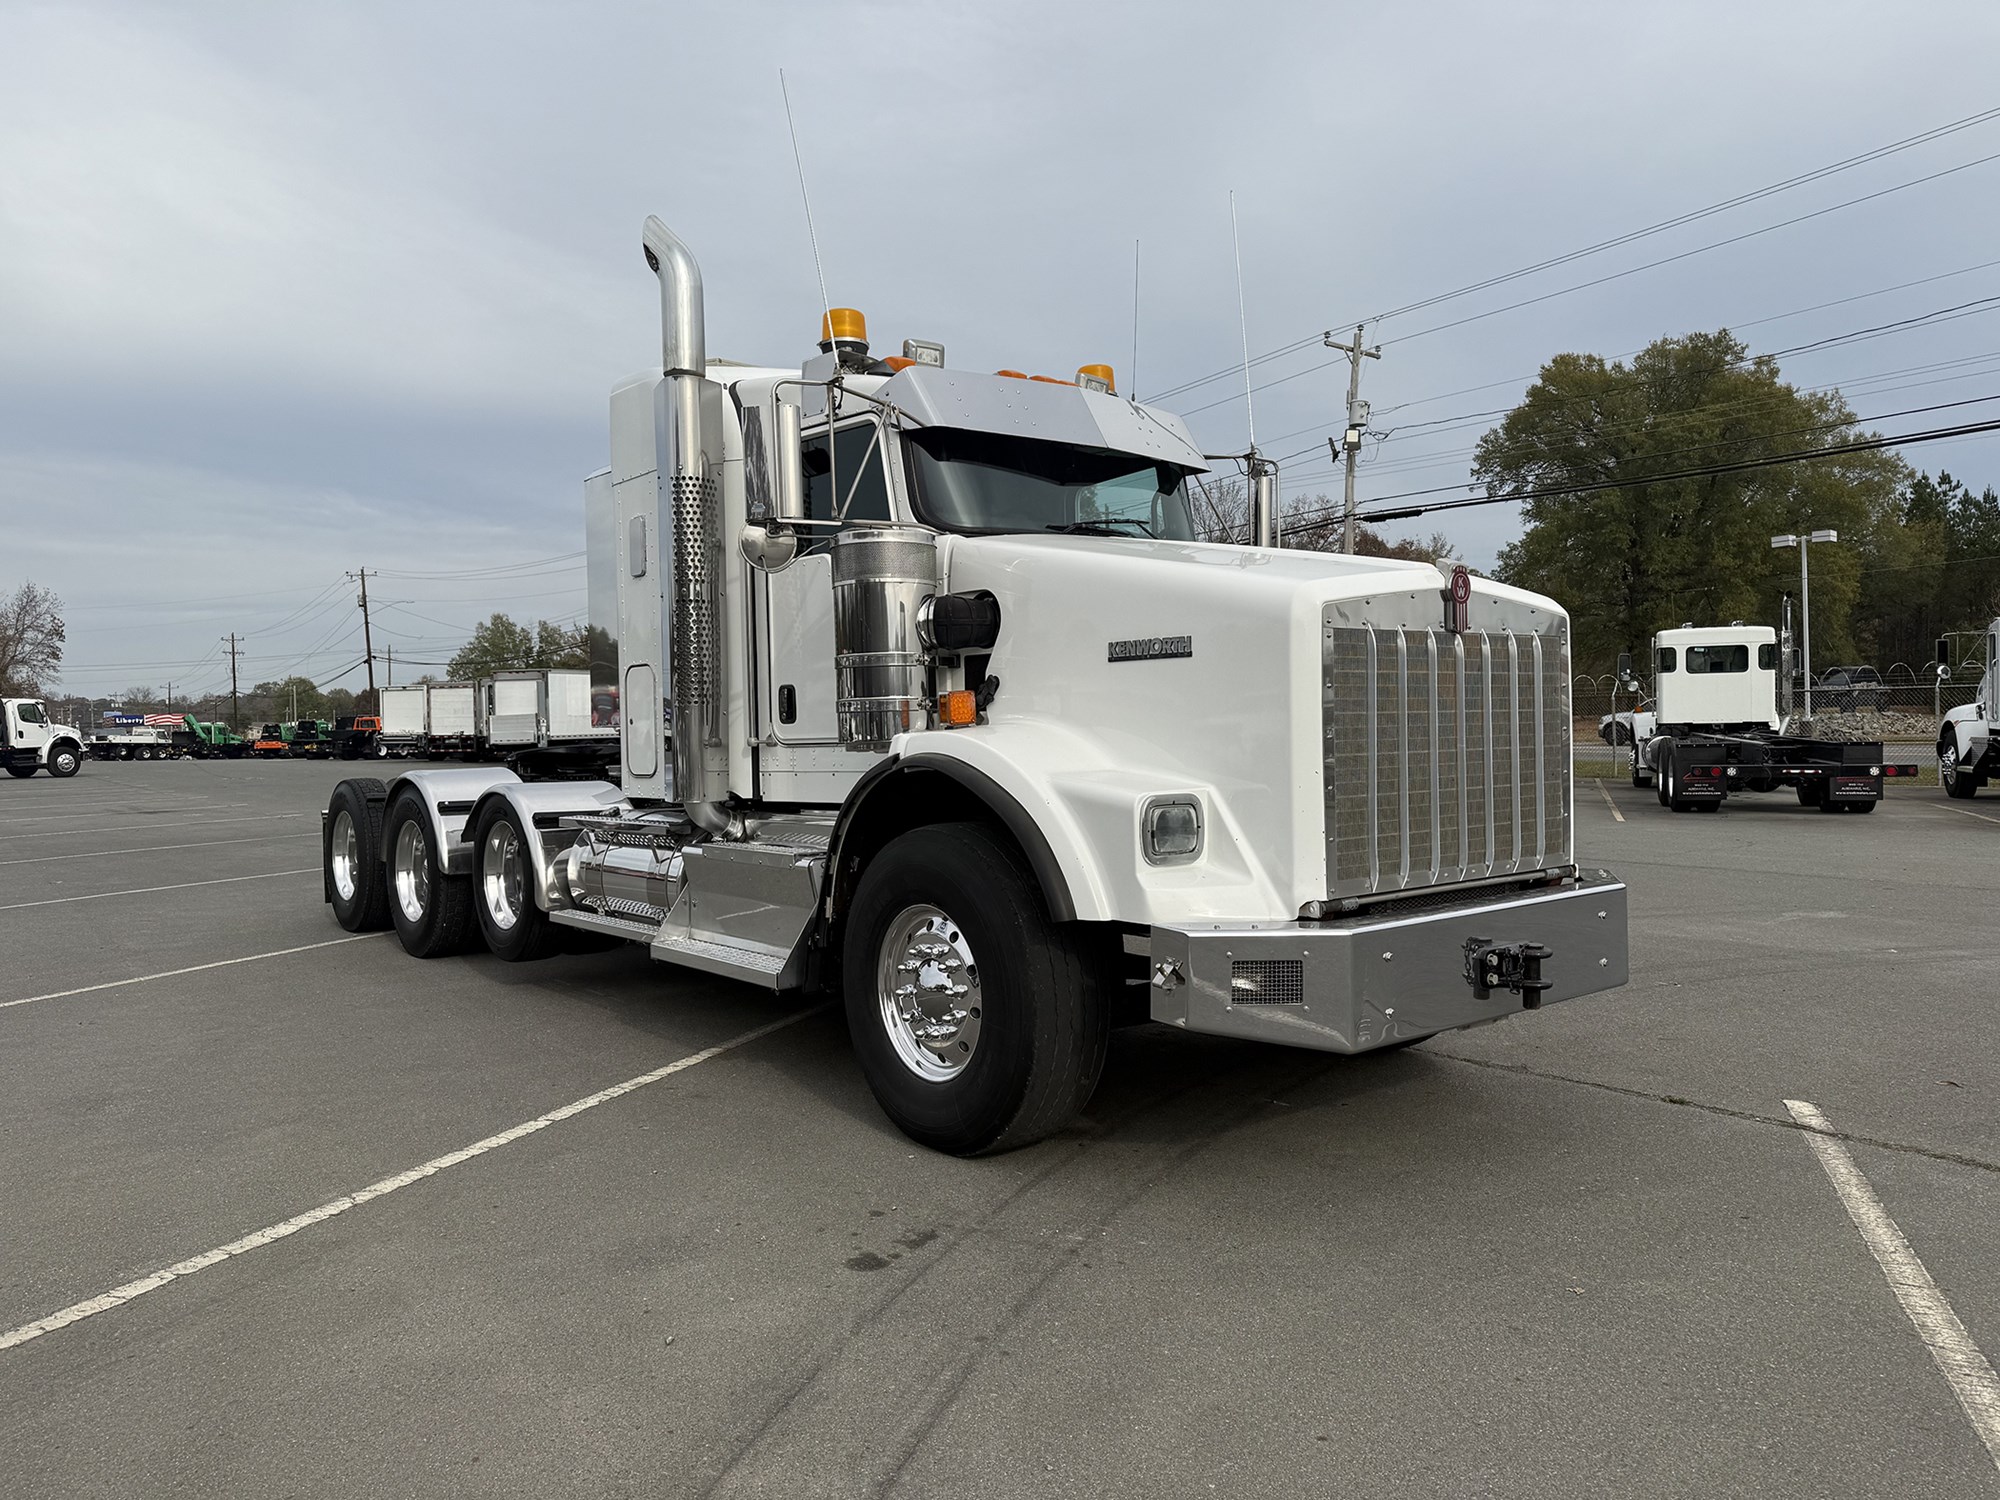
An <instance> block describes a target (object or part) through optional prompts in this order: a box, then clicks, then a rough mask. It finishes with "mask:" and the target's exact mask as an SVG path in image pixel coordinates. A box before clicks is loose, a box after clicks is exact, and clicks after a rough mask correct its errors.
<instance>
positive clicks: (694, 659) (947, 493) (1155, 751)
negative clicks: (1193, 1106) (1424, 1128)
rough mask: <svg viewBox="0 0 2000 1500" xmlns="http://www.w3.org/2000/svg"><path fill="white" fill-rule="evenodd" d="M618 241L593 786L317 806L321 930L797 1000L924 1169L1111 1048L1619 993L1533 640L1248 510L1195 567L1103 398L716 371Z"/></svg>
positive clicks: (1564, 729)
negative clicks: (479, 944)
mask: <svg viewBox="0 0 2000 1500" xmlns="http://www.w3.org/2000/svg"><path fill="white" fill-rule="evenodd" d="M643 239H644V247H645V254H646V259H647V261H648V263H649V265H651V266H652V268H653V270H654V271H655V273H656V274H657V276H658V278H659V285H660V292H661V303H662V324H663V359H662V362H661V365H660V367H659V368H656V369H651V370H647V371H644V372H643V373H641V374H639V375H637V376H634V377H633V378H631V379H629V380H627V381H625V382H624V383H623V384H621V385H620V386H618V387H617V389H616V390H615V391H614V392H613V394H612V397H611V469H610V471H609V473H608V475H603V476H593V479H592V481H591V484H590V486H589V490H590V493H591V494H592V495H594V496H595V497H596V499H595V502H594V504H595V506H596V508H595V509H593V511H592V513H591V516H590V524H589V526H588V528H587V530H588V532H589V534H590V536H591V539H592V541H593V543H594V545H593V547H592V556H591V562H592V565H593V567H592V573H593V581H594V582H595V581H597V580H604V581H606V587H605V589H604V590H603V597H604V598H605V599H606V601H607V602H606V604H605V606H604V610H605V616H604V617H602V618H598V619H594V620H593V624H594V625H599V626H602V627H603V628H604V629H605V630H606V631H607V632H608V633H610V634H612V635H613V636H615V638H616V648H617V656H618V672H619V687H620V705H621V720H622V722H621V725H620V729H619V733H620V735H621V737H622V763H621V770H620V779H619V781H618V782H616V783H613V782H611V781H608V780H598V781H576V780H571V781H564V782H529V781H522V780H520V779H518V778H517V777H516V776H514V775H513V774H511V773H510V772H507V771H496V770H493V769H490V768H464V769H446V770H423V771H413V772H410V773H408V774H405V775H403V776H400V777H398V778H397V779H395V780H394V781H392V782H390V783H388V784H387V785H384V784H383V783H382V782H380V781H375V780H349V781H344V782H342V783H340V784H339V786H337V787H336V788H335V790H334V793H333V796H332V798H331V801H330V803H329V806H328V808H327V812H326V814H325V819H324V829H325V840H324V850H325V896H326V900H327V901H328V902H329V903H330V904H331V905H332V907H333V911H334V914H335V916H336V917H337V919H338V920H339V922H340V923H341V925H342V926H344V927H346V928H348V929H349V930H352V931H359V930H365V929H368V928H371V927H379V926H384V925H388V924H390V923H393V924H394V926H395V928H396V930H397V932H398V934H399V936H400V937H401V939H402V942H403V945H404V947H405V948H406V949H408V950H409V951H410V952H411V953H413V954H416V955H419V956H428V955H431V954H442V953H449V952H453V951H456V950H458V949H460V948H461V947H462V946H464V945H466V944H467V943H468V941H475V940H483V942H484V944H485V946H486V947H488V948H489V949H491V950H492V951H493V952H494V953H495V954H496V955H498V956H499V957H501V958H504V959H529V958H533V957H536V956H538V955H540V954H544V953H548V952H550V951H552V950H553V949H554V948H555V947H556V945H557V943H558V941H559V940H560V939H561V938H562V937H563V936H564V935H565V933H566V932H581V933H585V934H593V935H599V936H606V935H608V936H610V937H614V938H622V939H626V940H629V941H632V942H635V943H639V944H643V945H645V946H646V947H647V949H648V950H649V952H650V953H651V954H652V956H653V957H655V958H657V959H660V960H663V961H666V962H669V963H675V964H680V965H685V966H687V967H690V968H694V969H699V970H704V971H707V972H709V973H712V974H720V975H727V976H730V977H732V978H736V979H740V980H743V981H745V982H747V983H749V984H751V985H755V986H758V987H761V988H762V989H764V990H767V991H787V992H789V991H814V990H817V991H821V992H828V993H837V994H839V995H841V996H842V997H843V998H844V1004H845V1006H846V1012H847V1019H848V1023H849V1029H850V1032H851V1035H852V1039H853V1044H854V1048H855V1051H856V1053H857V1055H858V1058H859V1061H860V1066H861V1069H862V1071H863V1073H864V1075H865V1077H866V1078H867V1081H868V1082H869V1084H870V1086H871V1087H872V1089H873V1091H874V1093H875V1095H876V1097H877V1099H878V1100H879V1101H880V1102H881V1104H882V1106H883V1108H884V1109H885V1111H886V1112H887V1113H888V1115H889V1116H890V1117H891V1118H892V1119H893V1120H894V1121H895V1123H896V1124H897V1125H899V1126H900V1127H901V1128H902V1129H903V1130H904V1131H906V1132H907V1133H908V1134H909V1135H910V1136H911V1137H913V1138H914V1139H916V1140H918V1141H920V1142H923V1143H926V1144H928V1145H930V1146H933V1147H936V1148H938V1149H941V1150H945V1151H951V1152H958V1153H975V1152H983V1151H991V1150H998V1149H1003V1148H1006V1147H1010V1146H1014V1145H1019V1144H1023V1143H1025V1142H1028V1141H1032V1140H1034V1139H1036V1138H1038V1137H1040V1136H1043V1135H1045V1134H1047V1133H1048V1132H1050V1131H1052V1130H1055V1129H1057V1128H1059V1127H1060V1126H1061V1125H1062V1124H1063V1123H1064V1122H1065V1121H1067V1120H1069V1119H1070V1118H1071V1117H1072V1116H1073V1115H1074V1114H1075V1112H1076V1111H1077V1110H1078V1109H1080V1108H1081V1107H1082V1106H1083V1104H1084V1103H1085V1102H1086V1101H1087V1099H1088V1098H1089V1096H1090V1093H1091V1091H1092V1089H1093V1087H1094V1086H1095V1084H1096V1081H1097V1077H1098V1073H1099V1071H1100V1069H1101V1067H1102V1064H1103V1061H1104V1056H1105V1048H1106V1040H1107V1035H1108V1031H1109V1029H1110V1027H1111V1026H1112V1024H1113V1023H1114V1021H1116V1020H1120V1019H1123V1018H1126V1017H1128V1016H1132V1015H1134V1014H1135V1013H1136V1016H1137V1017H1138V1018H1141V1019H1143V1018H1145V1017H1147V1016H1150V1018H1151V1019H1153V1020H1155V1021H1159V1022H1164V1023H1166V1024H1168V1025H1171V1026H1177V1027H1182V1028H1185V1029H1186V1030H1189V1031H1197V1032H1216V1033H1222V1034H1227V1035H1231V1036H1237V1037H1248V1038H1255V1039H1259V1040H1263V1041H1269V1042H1276V1043H1282V1044H1286V1045H1291V1046H1299V1047H1307V1048H1317V1049H1322V1050H1327V1051H1332V1052H1360V1051H1364V1050H1368V1049H1374V1048H1382V1047H1389V1046H1396V1045H1400V1044H1403V1043H1407V1042H1412V1041H1416V1040H1419V1039H1421V1038H1423V1037H1426V1036H1430V1035H1433V1034H1435V1033H1438V1032H1441V1031H1447V1030H1451V1029H1453V1028H1456V1027H1463V1026H1472V1025H1479V1024H1482V1023H1485V1022H1490V1021H1496V1020H1499V1019H1502V1018H1504V1017H1507V1016H1510V1015H1513V1014H1515V1013H1517V1012H1519V1011H1521V1010H1523V1009H1533V1008H1536V1007H1538V1006H1541V1005H1544V1004H1547V1003H1549V1002H1552V1001H1558V1000H1569V999H1573V998H1575V997H1577V996H1581V995H1587V994H1591V993H1593V992H1597V991H1602V990H1608V989H1611V988H1613V987H1615V986H1617V985H1620V984H1622V983H1624V982H1625V979H1626V963H1627V959H1626V927H1625V888H1624V886H1623V885H1622V884H1621V883H1619V882H1618V881H1617V880H1615V879H1613V878H1612V877H1610V876H1609V875H1607V874H1606V873H1605V872H1603V871H1593V870H1586V869H1582V868H1580V867H1579V866H1578V864H1577V861H1576V854H1575V848H1574V827H1573V821H1572V797H1571V780H1572V775H1571V747H1570V698H1569V681H1570V666H1569V660H1570V657H1569V629H1568V619H1567V617H1566V615H1565V614H1564V613H1563V611H1562V610H1561V609H1560V608H1559V607H1557V606H1556V605H1555V604H1554V603H1552V602H1551V601H1549V600H1548V599H1545V598H1541V597H1538V596H1536V595H1533V594H1529V593H1525V592H1522V591H1520V590H1518V589H1512V588H1507V587H1504V586H1502V585H1499V584H1496V583H1491V582H1488V581H1486V580H1483V579H1479V580H1474V579H1469V578H1467V577H1466V576H1465V575H1464V574H1463V573H1462V572H1461V573H1460V574H1459V575H1458V578H1457V579H1456V580H1455V581H1456V582H1457V584H1458V590H1457V594H1456V596H1455V595H1454V590H1453V588H1452V584H1451V582H1450V581H1448V580H1447V579H1446V578H1445V577H1444V576H1443V575H1442V574H1440V573H1439V571H1438V570H1437V569H1435V568H1433V567H1431V566H1430V565H1428V564H1412V563H1397V562H1387V561H1382V560H1379V559H1372V558H1358V557H1342V556H1330V555H1327V554H1323V553H1305V552H1289V551H1283V550H1278V549H1276V548H1274V547H1273V546H1271V545H1269V540H1270V532H1269V523H1270V517H1271V514H1272V510H1273V506H1274V501H1275V493H1274V491H1275V484H1274V483H1271V482H1269V481H1268V480H1263V481H1260V483H1259V484H1258V486H1257V489H1256V504H1255V506H1254V516H1255V523H1256V530H1257V537H1256V538H1255V542H1254V544H1252V545H1244V546H1237V545H1220V544H1210V543H1203V542H1200V541H1197V540H1196V539H1195V535H1194V530H1193V527H1192V525H1191V522H1190V518H1189V510H1188V504H1187V482H1188V480H1189V477H1190V476H1191V475H1197V474H1200V473H1202V472H1203V471H1205V470H1206V469H1207V468H1208V464H1207V461H1206V460H1205V459H1204V457H1203V455H1202V453H1201V451H1200V450H1199V449H1198V448H1196V447H1195V445H1194V444H1193V443H1192V442H1191V441H1190V440H1189V438H1188V435H1187V432H1186V430H1185V428H1184V427H1183V426H1182V425H1181V423H1180V421H1179V420H1178V419H1177V418H1176V417H1175V416H1173V415H1172V414H1171V413H1168V412H1165V411H1162V410H1159V409H1157V408H1153V407H1148V406H1144V405H1141V404H1139V403H1137V402H1135V401H1130V400H1126V399H1123V398H1121V397H1119V396H1118V395H1117V394H1116V393H1115V391H1114V389H1113V381H1112V377H1111V372H1110V371H1109V370H1108V369H1106V368H1103V367H1095V366H1087V367H1085V369H1084V370H1083V371H1080V372H1079V379H1078V380H1077V381H1076V382H1071V381H1068V380H1049V379H1031V378H1026V377H1019V376H1015V375H1013V374H1011V373H1005V372H1003V373H1001V374H996V375H987V374H976V373H972V372H970V371H962V370H955V369H951V368H948V367H946V366H945V364H944V358H943V355H944V351H943V350H942V348H940V347H938V346H936V345H933V344H924V343H920V342H917V341H914V340H913V341H910V342H908V343H906V344H905V345H904V352H903V355H902V356H901V357H897V358H888V359H878V358H876V357H875V356H874V355H872V354H871V353H870V352H869V349H868V346H867V340H866V331H865V327H864V326H863V324H862V321H861V318H860V316H859V314H856V313H853V312H852V311H851V310H847V309H836V310H833V311H831V312H830V313H829V314H828V318H827V322H826V324H825V325H824V326H823V328H822V340H821V344H820V350H819V353H818V354H817V356H816V357H813V358H809V359H807V360H806V361H805V362H804V364H803V366H802V367H798V366H795V367H789V368H766V367H752V366H744V365H736V364H728V363H722V362H717V361H711V360H709V359H708V358H707V357H706V354H705V350H704V339H703V309H702V293H701V278H700V273H699V271H698V270H697V268H696V265H695V262H694V259H693V257H692V256H691V255H690V254H689V252H688V251H687V249H686V248H685V247H684V246H683V245H682V243H681V242H680V241H679V240H678V239H677V238H676V237H675V236H674V235H673V234H672V233H671V232H669V231H668V229H667V228H666V226H665V225H663V224H661V223H660V222H659V221H658V220H657V219H649V220H648V221H647V222H646V225H645V229H644V236H643ZM606 507H608V510H607V509H606ZM598 592H599V591H598V590H596V589H593V594H597V593H598ZM669 699H670V700H671V702H670V703H669V701H668V700H669ZM497 709H498V703H497V698H496V703H495V704H494V707H493V711H497ZM489 722H490V720H489Z"/></svg>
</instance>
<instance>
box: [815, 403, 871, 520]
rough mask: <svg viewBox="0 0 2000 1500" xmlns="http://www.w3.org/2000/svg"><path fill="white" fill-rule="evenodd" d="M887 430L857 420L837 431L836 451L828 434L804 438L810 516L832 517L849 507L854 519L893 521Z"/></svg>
mask: <svg viewBox="0 0 2000 1500" xmlns="http://www.w3.org/2000/svg"><path fill="white" fill-rule="evenodd" d="M882 441H883V440H882V429H881V426H880V424H879V423H876V422H874V421H862V422H855V423H853V424H851V425H849V426H846V427H842V428H840V429H839V430H838V431H837V432H835V433H834V435H833V446H832V449H831V452H829V450H828V446H827V435H826V434H825V433H824V432H821V433H819V434H817V435H816V436H813V437H809V438H807V439H806V440H805V443H804V445H803V446H804V451H805V469H806V515H807V516H808V517H809V518H810V519H812V520H815V521H831V520H832V519H834V517H835V516H836V515H837V514H840V513H841V512H842V509H843V507H844V508H845V515H844V519H845V520H847V521H848V522H849V523H854V522H860V521H886V520H888V519H889V481H888V477H887V476H888V468H887V466H886V465H885V464H884V463H883V455H882Z"/></svg>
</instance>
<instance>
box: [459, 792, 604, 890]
mask: <svg viewBox="0 0 2000 1500" xmlns="http://www.w3.org/2000/svg"><path fill="white" fill-rule="evenodd" d="M496 800H497V801H501V802H505V803H506V804H507V805H508V806H509V807H511V808H513V809H514V812H515V814H516V816H517V817H518V819H519V821H520V827H521V832H522V833H523V834H525V835H527V844H528V857H529V858H530V859H531V860H532V861H533V862H534V867H535V904H536V905H537V906H539V907H541V909H542V910H543V911H557V910H560V909H561V908H563V907H566V906H568V905H570V899H569V892H568V890H567V889H566V888H564V887H563V885H562V881H561V877H560V875H559V874H558V872H557V867H556V856H557V855H559V854H561V853H562V852H563V851H564V850H566V849H567V848H569V846H570V845H571V844H573V843H575V842H576V834H575V832H574V831H573V830H570V829H563V828H557V827H555V826H554V823H555V819H557V818H559V817H575V816H576V815H578V814H580V813H608V812H615V813H629V812H631V811H632V804H631V802H629V801H628V800H627V799H626V796H625V793H624V792H623V791H621V790H620V789H619V788H617V787H615V786H613V785H612V784H611V783H610V782H608V781H522V780H520V779H519V778H516V779H514V780H512V781H509V782H504V783H502V784H500V785H497V786H492V787H489V788H488V789H487V790H486V791H485V792H484V793H483V794H482V795H481V796H480V797H479V799H478V801H477V802H475V803H474V804H473V806H472V807H471V808H470V809H468V810H467V813H466V815H465V817H464V818H463V819H462V820H461V822H460V829H461V832H460V834H459V837H460V839H461V840H463V841H462V842H459V843H455V844H453V845H452V846H451V862H450V871H451V873H452V874H454V875H470V874H471V873H472V871H473V855H474V853H475V851H474V849H473V847H472V844H471V843H470V842H469V841H470V839H471V837H472V833H471V830H472V828H473V826H474V825H475V824H477V823H478V821H479V818H480V815H481V814H483V813H484V812H485V811H486V806H487V804H488V803H490V802H493V801H496ZM537 819H540V820H541V823H543V824H547V825H548V826H547V827H543V826H539V825H538V824H537V822H536V820H537Z"/></svg>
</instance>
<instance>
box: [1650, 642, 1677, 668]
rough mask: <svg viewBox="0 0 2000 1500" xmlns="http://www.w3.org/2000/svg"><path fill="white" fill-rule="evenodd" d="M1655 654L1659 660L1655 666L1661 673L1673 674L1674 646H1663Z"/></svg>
mask: <svg viewBox="0 0 2000 1500" xmlns="http://www.w3.org/2000/svg"><path fill="white" fill-rule="evenodd" d="M1653 654H1654V656H1655V657H1656V658H1657V660H1656V662H1655V665H1656V666H1657V667H1658V668H1659V670H1660V671H1662V672H1671V671H1673V670H1674V666H1675V661H1674V648H1673V647H1672V646H1662V647H1660V649H1659V650H1658V651H1656V652H1654V653H1653Z"/></svg>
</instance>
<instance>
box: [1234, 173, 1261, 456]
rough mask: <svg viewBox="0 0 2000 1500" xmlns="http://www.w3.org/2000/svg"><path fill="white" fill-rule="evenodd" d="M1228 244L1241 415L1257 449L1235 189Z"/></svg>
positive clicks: (1248, 322)
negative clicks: (1239, 343) (1239, 348)
mask: <svg viewBox="0 0 2000 1500" xmlns="http://www.w3.org/2000/svg"><path fill="white" fill-rule="evenodd" d="M1229 244H1230V248H1231V249H1233V250H1234V251H1235V252H1236V324H1237V327H1238V328H1239V329H1240V330H1241V331H1242V334H1243V415H1244V417H1245V419H1246V420H1247V421H1248V422H1249V424H1250V451H1251V453H1253V454H1254V453H1256V451H1257V408H1256V407H1255V405H1253V404H1252V402H1251V400H1250V315H1249V314H1248V313H1247V312H1245V311H1244V310H1243V241H1242V239H1241V238H1240V237H1239V236H1238V234H1237V232H1236V189H1234V188H1231V189H1230V190H1229Z"/></svg>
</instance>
